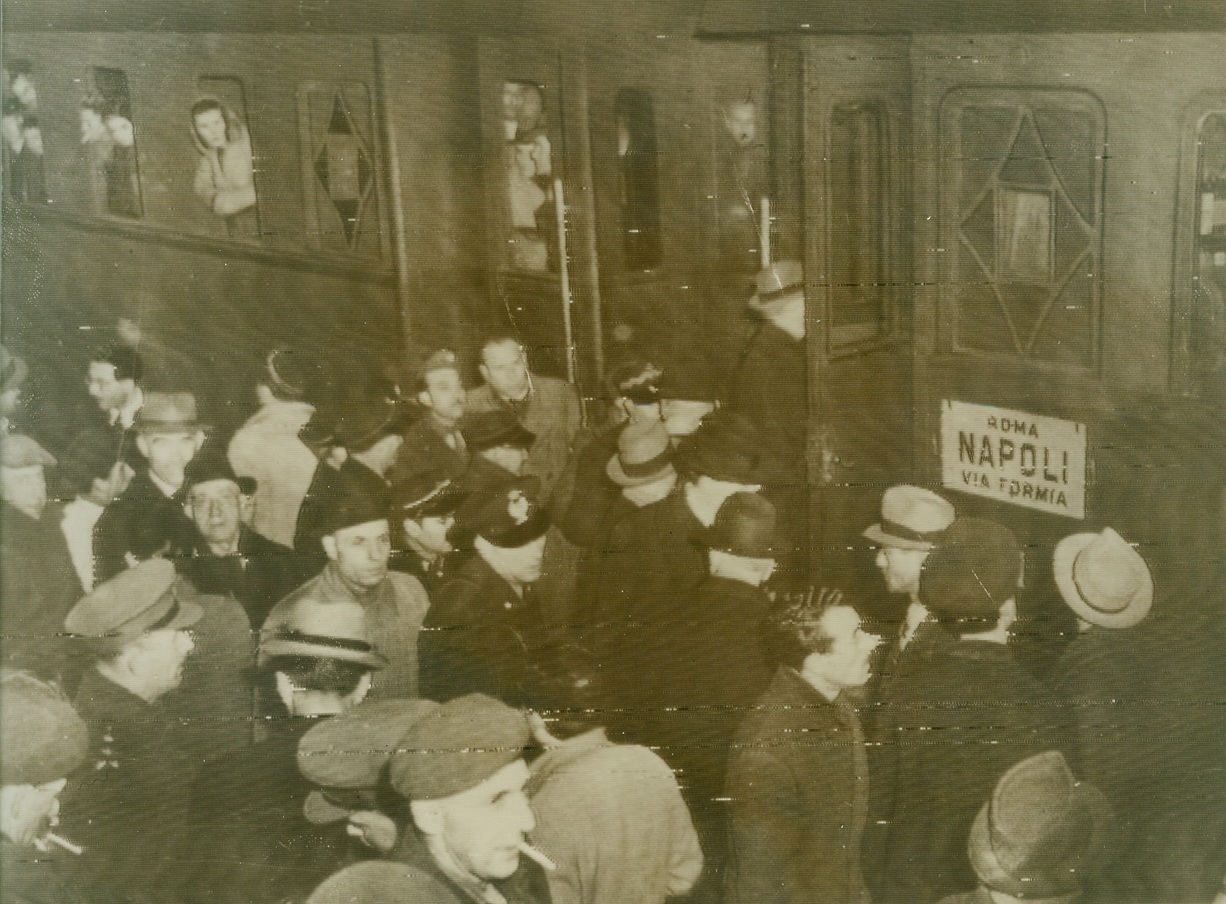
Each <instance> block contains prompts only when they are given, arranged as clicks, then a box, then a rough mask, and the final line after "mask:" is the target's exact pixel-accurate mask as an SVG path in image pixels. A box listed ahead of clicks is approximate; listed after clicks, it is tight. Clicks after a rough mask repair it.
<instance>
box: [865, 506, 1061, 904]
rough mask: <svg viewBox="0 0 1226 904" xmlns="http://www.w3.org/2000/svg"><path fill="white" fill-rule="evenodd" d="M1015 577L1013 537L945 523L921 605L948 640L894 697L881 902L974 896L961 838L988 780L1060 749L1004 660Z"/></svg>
mask: <svg viewBox="0 0 1226 904" xmlns="http://www.w3.org/2000/svg"><path fill="white" fill-rule="evenodd" d="M1021 568H1022V552H1021V546H1020V544H1019V543H1018V541H1017V538H1016V537H1015V536H1014V535H1013V533H1012V532H1011V531H1010V530H1009V529H1008V528H1006V527H1004V526H1002V525H1000V524H997V523H995V522H993V521H988V520H986V519H980V518H964V519H960V520H958V521H957V522H955V523H954V525H953V527H952V528H951V529H950V531H949V533H948V536H947V538H946V541H945V544H944V545H943V546H941V547H940V548H938V549H936V550H935V551H933V552H932V554H931V555H930V556H929V558H928V560H927V562H926V563H925V564H924V570H923V574H922V576H921V578H920V599H921V601H922V602H923V603H924V605H926V606H927V607H928V609H929V611H930V612H931V613H932V615H933V617H934V618H935V619H936V620H937V623H938V624H939V625H940V626H941V627H942V628H943V629H944V630H945V631H947V632H948V634H949V635H950V638H951V639H950V640H949V641H948V642H947V643H944V644H942V645H940V646H934V647H931V648H930V649H929V650H928V651H927V652H926V653H925V654H924V655H923V656H921V657H919V658H918V660H917V661H916V662H915V663H914V666H913V668H911V669H910V670H909V671H908V672H907V675H906V683H905V685H904V686H900V687H899V693H898V710H899V713H900V717H899V724H900V727H899V730H898V733H897V737H898V740H897V747H898V750H897V757H898V766H897V777H896V781H897V789H896V793H895V800H894V809H893V813H892V819H891V823H890V825H889V840H888V845H887V849H886V861H885V871H884V878H883V883H882V894H881V897H882V899H883V900H885V901H887V902H898V904H903V902H908V904H914V902H923V904H930V902H933V901H936V900H939V899H940V898H942V897H944V896H945V895H948V894H952V893H954V892H958V891H963V890H966V889H967V888H970V887H972V886H973V885H974V876H973V874H972V872H971V867H970V864H969V862H968V861H967V859H966V847H965V839H966V835H967V833H968V832H969V831H970V826H971V822H972V820H973V819H974V816H975V813H976V812H977V811H978V809H979V807H980V805H981V804H982V802H983V801H984V800H986V799H987V797H988V795H989V794H990V793H991V790H992V785H993V781H994V779H995V777H996V776H998V775H1000V774H1002V773H1003V772H1004V771H1005V770H1006V769H1008V768H1009V767H1011V766H1013V765H1014V764H1016V763H1017V762H1019V761H1021V760H1023V759H1025V758H1026V757H1028V756H1031V755H1032V754H1035V753H1038V752H1040V751H1043V750H1049V749H1054V748H1056V747H1057V746H1058V741H1059V738H1058V735H1057V732H1056V731H1055V728H1054V726H1055V720H1054V718H1053V714H1052V713H1051V712H1050V710H1049V705H1048V701H1049V695H1047V694H1045V693H1044V691H1043V688H1042V687H1041V686H1040V685H1039V684H1038V682H1036V681H1035V679H1034V678H1033V677H1031V676H1030V674H1029V673H1027V672H1026V671H1025V670H1024V669H1023V668H1022V667H1021V666H1020V665H1018V663H1017V662H1016V660H1014V658H1013V656H1012V654H1011V653H1010V651H1009V646H1008V643H1009V634H1010V630H1011V628H1012V626H1013V624H1014V622H1015V621H1016V620H1017V590H1018V584H1019V579H1020V577H1021Z"/></svg>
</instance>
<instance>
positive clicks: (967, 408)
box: [941, 399, 1086, 518]
mask: <svg viewBox="0 0 1226 904" xmlns="http://www.w3.org/2000/svg"><path fill="white" fill-rule="evenodd" d="M941 482H942V483H943V484H944V485H945V486H946V487H948V488H949V489H952V490H961V491H962V492H964V493H974V494H975V495H976V496H986V497H987V498H989V499H997V500H999V501H1001V502H1008V503H1010V504H1012V505H1022V506H1026V507H1027V508H1033V509H1038V510H1040V511H1044V512H1051V513H1052V514H1055V515H1065V516H1067V517H1069V518H1085V516H1086V428H1085V424H1078V423H1076V422H1075V421H1063V420H1060V419H1059V418H1054V417H1043V416H1041V415H1037V414H1027V413H1026V412H1024V411H1012V410H1010V409H1008V408H993V407H992V406H990V405H971V404H969V403H967V402H955V401H953V400H951V399H945V400H943V401H942V402H941Z"/></svg>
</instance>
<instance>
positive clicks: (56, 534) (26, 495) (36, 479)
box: [0, 433, 82, 678]
mask: <svg viewBox="0 0 1226 904" xmlns="http://www.w3.org/2000/svg"><path fill="white" fill-rule="evenodd" d="M55 463H56V462H55V458H53V457H52V456H51V454H50V453H48V452H47V451H46V450H45V449H43V447H42V446H40V445H39V444H38V443H37V442H35V441H34V440H33V439H31V438H30V437H28V436H24V435H22V434H19V433H8V434H4V435H3V436H0V499H2V500H3V504H0V562H2V563H3V567H0V617H2V618H3V623H2V625H0V627H2V629H3V631H4V642H3V648H2V650H0V653H2V659H3V662H4V664H5V665H9V666H13V667H16V668H25V669H30V670H31V671H34V672H36V673H38V674H39V675H41V676H43V677H45V678H57V677H67V672H69V671H71V667H70V663H69V659H68V655H67V653H68V650H66V649H65V647H64V644H63V643H62V641H61V638H60V633H61V629H62V627H63V622H64V617H65V616H66V615H67V614H68V611H69V610H70V609H71V608H72V606H73V604H74V603H76V601H77V600H78V599H80V597H81V593H82V588H81V582H80V579H79V578H78V577H77V573H76V569H75V568H74V567H73V563H72V557H71V555H70V554H69V551H68V545H67V543H66V541H65V539H64V535H63V534H62V533H61V532H60V530H59V524H58V522H57V519H56V518H55V516H54V515H53V514H51V512H50V510H48V508H47V477H46V469H47V468H49V467H53V466H54V465H55Z"/></svg>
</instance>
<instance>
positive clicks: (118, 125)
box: [80, 66, 142, 219]
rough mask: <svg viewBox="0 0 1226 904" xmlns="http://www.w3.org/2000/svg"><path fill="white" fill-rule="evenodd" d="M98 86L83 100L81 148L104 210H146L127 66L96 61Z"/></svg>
mask: <svg viewBox="0 0 1226 904" xmlns="http://www.w3.org/2000/svg"><path fill="white" fill-rule="evenodd" d="M93 74H94V90H92V91H90V92H89V93H88V94H87V95H86V96H85V99H84V100H83V101H82V102H81V111H80V115H81V150H82V152H83V153H84V155H85V164H86V172H87V174H88V178H89V191H90V195H91V198H92V200H93V204H94V208H95V210H97V211H98V212H99V213H105V214H109V215H111V216H116V217H125V218H128V219H137V218H139V217H140V216H141V215H142V206H141V193H140V171H139V169H138V165H137V155H136V127H135V125H134V123H133V120H132V95H131V92H130V90H129V88H128V76H127V73H125V72H124V71H123V70H122V69H109V68H106V67H103V66H95V67H94V73H93Z"/></svg>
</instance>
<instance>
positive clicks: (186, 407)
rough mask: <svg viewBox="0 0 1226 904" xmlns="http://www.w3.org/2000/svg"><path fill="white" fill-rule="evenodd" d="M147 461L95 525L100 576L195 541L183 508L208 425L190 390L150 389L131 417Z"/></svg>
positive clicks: (114, 572) (107, 577)
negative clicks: (188, 476)
mask: <svg viewBox="0 0 1226 904" xmlns="http://www.w3.org/2000/svg"><path fill="white" fill-rule="evenodd" d="M133 429H134V430H135V432H136V448H137V449H138V450H139V451H140V453H141V455H142V456H144V463H143V464H142V465H141V467H140V468H139V469H138V470H137V474H136V476H135V477H133V478H132V482H131V483H129V484H128V488H127V489H126V490H124V492H123V495H121V496H120V497H119V498H118V499H116V500H115V501H114V502H112V503H111V504H110V505H108V506H107V508H106V511H104V512H103V513H102V517H100V518H99V519H98V524H97V525H96V527H95V531H94V554H95V558H96V560H97V568H96V575H95V577H96V579H97V580H98V581H106V580H109V579H110V578H113V577H114V576H115V575H117V574H119V573H120V572H121V571H123V570H124V569H125V568H129V567H131V566H132V565H133V564H134V563H136V562H143V561H144V560H146V559H148V558H150V557H151V556H155V555H159V554H164V553H166V552H169V553H171V554H176V553H177V552H178V551H180V550H182V549H185V548H187V547H188V546H189V545H190V543H191V538H192V534H193V533H194V528H193V526H192V523H191V521H190V520H189V519H188V517H187V515H186V513H185V512H184V511H183V495H184V494H183V483H184V481H185V480H186V470H187V466H188V464H189V463H190V462H191V460H192V459H193V458H194V457H195V456H196V453H197V452H199V451H200V447H201V446H203V445H204V425H203V424H201V423H200V419H199V418H198V417H197V414H196V398H195V396H193V395H192V394H191V393H189V392H150V393H148V394H147V396H146V397H145V401H144V404H143V405H142V406H141V409H140V411H139V412H137V414H136V419H135V421H134V423H133Z"/></svg>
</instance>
